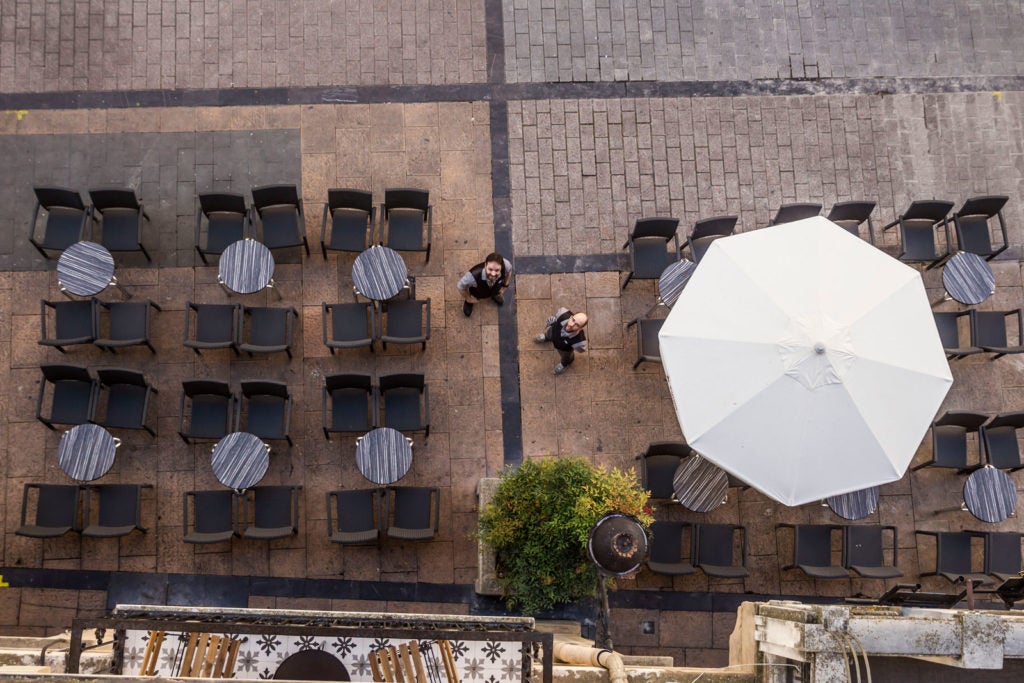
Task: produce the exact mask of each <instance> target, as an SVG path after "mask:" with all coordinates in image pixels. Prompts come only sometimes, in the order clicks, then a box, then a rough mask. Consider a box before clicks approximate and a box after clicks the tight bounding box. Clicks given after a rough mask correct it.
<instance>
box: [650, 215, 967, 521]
mask: <svg viewBox="0 0 1024 683" xmlns="http://www.w3.org/2000/svg"><path fill="white" fill-rule="evenodd" d="M659 339H660V345H661V357H662V363H663V364H664V368H665V374H666V376H667V377H668V383H669V388H670V390H671V393H672V400H673V401H674V402H675V407H676V412H677V414H678V416H679V423H680V425H681V426H682V430H683V435H684V436H685V438H686V440H687V443H689V444H690V446H692V447H693V449H694V450H696V451H697V452H698V453H700V454H701V455H703V456H704V457H706V458H707V459H709V460H711V461H712V462H714V463H715V464H717V465H719V466H720V467H722V468H723V469H725V470H727V471H729V472H731V473H732V474H734V475H735V476H737V477H739V478H740V479H743V480H745V481H746V482H747V483H749V484H750V485H751V486H753V487H755V488H757V489H759V490H761V491H763V492H764V493H765V494H767V495H769V496H770V497H772V498H774V499H775V500H777V501H779V502H781V503H785V504H786V505H800V504H802V503H806V502H810V501H814V500H821V499H824V498H826V497H828V496H830V495H835V494H839V493H846V492H848V491H856V490H859V489H863V488H866V487H868V486H872V485H876V484H882V483H885V482H889V481H894V480H896V479H899V478H900V477H902V476H903V473H904V472H905V471H906V469H907V466H908V465H909V464H910V461H911V459H912V458H913V457H914V452H915V451H916V450H917V447H918V444H919V443H920V442H921V439H922V437H923V436H924V433H925V432H926V431H927V429H928V426H929V424H930V423H931V420H932V418H933V417H934V416H935V412H936V411H937V410H938V408H939V405H940V404H941V403H942V400H943V398H944V397H945V396H946V392H947V391H949V387H950V386H951V385H952V383H953V378H952V375H951V374H950V372H949V364H948V363H947V362H946V356H945V353H944V351H943V348H942V343H941V342H940V341H939V335H938V331H937V330H936V328H935V322H934V319H933V317H932V313H931V307H930V305H929V302H928V299H927V296H926V294H925V290H924V285H923V284H922V282H921V276H920V275H919V274H918V272H917V271H915V270H914V269H912V268H909V267H908V266H906V265H904V264H902V263H900V262H899V261H897V260H896V259H894V258H892V257H890V256H888V255H886V254H884V253H883V252H881V251H879V250H878V249H876V248H875V247H873V246H871V245H870V244H867V243H866V242H863V241H861V240H860V239H858V238H857V237H854V236H853V235H851V234H850V233H848V232H846V231H845V230H843V229H842V228H840V227H839V226H837V225H835V224H834V223H832V222H831V221H829V220H827V219H825V218H822V217H815V218H809V219H806V220H801V221H796V222H794V223H788V224H784V225H778V226H773V227H770V228H765V229H762V230H757V231H755V232H750V233H744V234H741V235H736V236H733V237H727V238H723V239H719V240H716V241H715V242H714V243H713V244H712V246H711V248H710V249H709V250H708V252H707V254H706V255H705V256H704V257H703V258H702V259H701V262H700V266H699V267H698V268H697V269H696V271H695V273H694V275H693V277H692V278H691V279H690V281H689V284H687V286H686V289H685V290H683V293H682V295H681V296H680V297H679V300H678V301H677V302H676V304H675V306H674V307H673V308H672V312H671V313H670V314H669V316H668V319H667V320H666V321H665V323H664V325H663V326H662V328H661V333H660V335H659Z"/></svg>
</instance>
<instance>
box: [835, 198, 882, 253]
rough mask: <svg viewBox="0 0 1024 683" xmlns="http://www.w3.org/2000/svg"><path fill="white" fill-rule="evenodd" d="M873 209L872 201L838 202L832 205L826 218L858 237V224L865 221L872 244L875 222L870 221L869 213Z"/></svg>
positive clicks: (873, 241)
mask: <svg viewBox="0 0 1024 683" xmlns="http://www.w3.org/2000/svg"><path fill="white" fill-rule="evenodd" d="M874 210H875V203H874V202H839V203H838V204H834V205H833V206H832V208H831V209H830V210H829V212H828V216H826V218H828V219H829V220H830V221H832V222H833V223H835V224H836V225H838V226H839V227H840V228H843V229H844V230H846V231H847V232H848V233H850V234H851V235H853V236H854V237H860V226H861V225H863V224H864V223H867V224H868V239H869V240H870V242H871V244H874V243H875V224H874V223H872V222H871V213H872V212H873V211H874Z"/></svg>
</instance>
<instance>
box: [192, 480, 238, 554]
mask: <svg viewBox="0 0 1024 683" xmlns="http://www.w3.org/2000/svg"><path fill="white" fill-rule="evenodd" d="M237 505H238V503H237V499H236V494H235V492H234V491H231V490H228V489H218V490H216V491H186V492H185V493H184V495H183V496H182V511H181V529H182V533H183V535H184V540H185V542H186V543H199V544H207V543H223V542H224V541H230V540H231V539H232V538H234V537H235V536H237V535H238V531H237V529H236V522H235V510H236V508H237ZM190 510H191V514H190V512H189V511H190ZM190 519H191V520H192V523H191V524H189V520H190Z"/></svg>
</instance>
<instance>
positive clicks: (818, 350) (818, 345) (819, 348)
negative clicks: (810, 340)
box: [814, 342, 825, 355]
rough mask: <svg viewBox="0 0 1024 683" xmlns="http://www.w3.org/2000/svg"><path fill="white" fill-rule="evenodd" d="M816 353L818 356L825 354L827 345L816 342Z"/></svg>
mask: <svg viewBox="0 0 1024 683" xmlns="http://www.w3.org/2000/svg"><path fill="white" fill-rule="evenodd" d="M814 352H815V353H817V354H818V355H821V354H823V353H825V343H824V342H814Z"/></svg>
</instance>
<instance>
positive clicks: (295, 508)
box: [291, 486, 302, 534]
mask: <svg viewBox="0 0 1024 683" xmlns="http://www.w3.org/2000/svg"><path fill="white" fill-rule="evenodd" d="M301 490H302V487H301V486H293V487H292V495H291V498H292V532H294V533H296V534H297V533H299V491H301Z"/></svg>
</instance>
